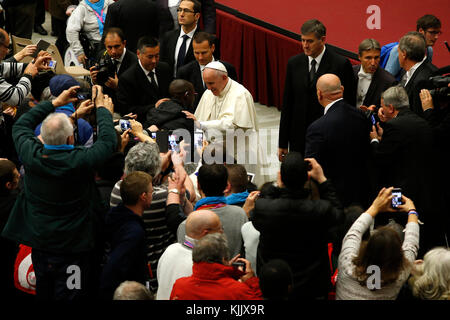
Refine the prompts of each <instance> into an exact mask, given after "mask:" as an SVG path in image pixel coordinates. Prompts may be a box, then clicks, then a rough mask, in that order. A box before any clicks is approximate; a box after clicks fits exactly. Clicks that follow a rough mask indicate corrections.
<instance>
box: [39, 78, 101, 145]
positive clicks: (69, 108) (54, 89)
mask: <svg viewBox="0 0 450 320" xmlns="http://www.w3.org/2000/svg"><path fill="white" fill-rule="evenodd" d="M79 85H80V84H79V83H78V81H76V80H75V79H74V78H73V77H72V76H69V75H67V74H61V75H57V76H54V77H52V78H51V79H50V82H49V89H50V93H51V97H50V101H51V100H54V99H56V97H58V96H59V95H60V94H61V93H62V92H63V91H64V90H68V89H69V88H71V87H73V86H79ZM78 102H79V101H77V102H74V103H68V104H66V105H64V106H61V107H57V108H55V112H57V113H64V114H66V115H67V116H68V117H69V119H70V120H71V121H72V124H73V125H74V127H75V128H74V129H75V131H74V138H75V142H74V145H81V146H85V147H91V146H92V144H93V143H94V138H93V128H92V126H91V124H89V122H87V121H86V120H85V119H83V117H84V116H86V115H87V114H89V113H90V112H91V110H92V109H93V108H94V105H93V104H92V102H91V101H90V100H84V101H83V102H81V104H80V105H79V106H78V107H77V108H76V105H77V104H78ZM41 126H42V124H39V125H38V126H37V127H36V129H35V134H36V136H40V134H41Z"/></svg>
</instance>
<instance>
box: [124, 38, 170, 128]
mask: <svg viewBox="0 0 450 320" xmlns="http://www.w3.org/2000/svg"><path fill="white" fill-rule="evenodd" d="M137 56H138V63H136V64H134V65H133V66H132V67H131V68H129V69H128V70H127V71H126V72H125V73H123V74H122V75H121V76H120V77H119V91H118V93H117V99H118V106H117V107H118V108H117V109H116V111H117V112H118V113H120V114H121V115H125V114H128V113H130V112H131V113H134V114H137V120H138V121H139V122H141V123H144V121H145V119H146V115H147V112H148V110H150V109H151V108H154V107H157V106H158V105H159V104H160V103H161V102H163V101H164V100H165V99H164V98H166V97H168V91H169V85H170V82H171V81H172V75H171V73H170V68H169V66H168V65H167V63H164V62H160V61H159V42H158V40H156V39H155V38H152V37H147V36H145V37H142V38H141V39H139V42H138V50H137Z"/></svg>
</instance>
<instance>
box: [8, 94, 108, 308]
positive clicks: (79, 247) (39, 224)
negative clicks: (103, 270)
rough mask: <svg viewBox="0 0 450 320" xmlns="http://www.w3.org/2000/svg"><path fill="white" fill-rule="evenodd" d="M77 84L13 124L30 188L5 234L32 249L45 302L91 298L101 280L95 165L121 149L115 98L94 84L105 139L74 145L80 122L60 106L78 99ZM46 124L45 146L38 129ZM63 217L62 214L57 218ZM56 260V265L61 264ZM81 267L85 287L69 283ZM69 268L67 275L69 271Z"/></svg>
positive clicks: (26, 184) (101, 136)
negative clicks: (75, 125)
mask: <svg viewBox="0 0 450 320" xmlns="http://www.w3.org/2000/svg"><path fill="white" fill-rule="evenodd" d="M77 89H79V87H78V86H73V87H71V88H69V89H68V90H64V91H63V92H62V93H61V94H60V95H59V96H58V97H57V98H56V99H54V100H53V101H52V102H49V101H44V102H41V103H40V104H38V105H37V106H35V107H34V108H32V109H31V110H30V111H29V112H27V113H26V114H24V115H23V116H22V117H21V118H20V119H19V120H17V122H16V124H15V125H14V127H13V138H14V142H15V146H16V149H17V152H18V154H19V157H20V159H21V161H22V162H23V165H24V168H25V175H26V179H25V180H24V190H25V192H23V193H21V194H20V195H19V196H18V199H17V203H16V204H17V205H16V206H14V208H13V210H12V212H11V215H10V217H9V220H8V222H7V224H6V227H5V228H4V230H3V233H2V236H4V237H6V238H8V239H11V240H14V241H17V242H19V243H22V244H25V245H27V246H30V247H32V248H33V251H32V260H33V266H34V270H35V275H36V296H37V298H38V299H39V300H55V299H62V300H73V299H82V298H88V297H89V294H90V293H92V292H91V291H90V289H94V288H92V286H93V285H94V284H95V283H96V281H94V280H93V279H90V278H89V277H90V276H92V272H93V273H95V268H96V267H98V266H96V265H95V263H93V259H92V258H93V256H92V254H93V253H94V252H93V250H94V248H95V245H96V244H97V243H96V230H97V228H96V227H97V223H98V221H97V220H96V219H97V217H98V215H101V214H104V213H105V209H106V208H105V205H104V203H103V201H102V200H101V198H100V194H99V193H98V191H97V190H96V185H95V180H94V167H95V166H96V165H99V164H101V163H103V162H104V161H105V160H106V159H107V158H108V157H109V156H110V155H111V154H112V153H113V152H114V150H115V147H116V144H117V139H116V133H115V131H114V128H113V122H112V112H113V105H112V102H111V99H109V98H107V97H105V96H104V95H103V93H102V90H101V87H100V86H95V87H93V88H92V95H93V97H94V100H93V102H94V104H95V107H96V116H97V123H98V128H99V129H98V132H99V135H98V139H97V141H95V142H94V144H93V146H92V147H91V148H89V149H86V148H84V147H75V146H74V145H73V142H74V136H73V126H72V123H71V122H70V120H69V118H68V117H67V116H66V115H65V114H61V113H54V109H55V108H57V107H61V106H64V105H67V104H68V103H73V102H76V101H77V98H76V93H77ZM42 121H43V124H42V140H43V141H44V143H41V142H40V141H39V140H38V139H36V138H35V135H34V129H35V128H36V126H37V125H38V124H39V123H41V122H42ZM56 217H57V218H56ZM55 261H56V263H54V262H55ZM73 265H76V266H78V267H79V270H80V273H79V274H80V275H81V279H80V284H81V286H80V288H73V290H71V289H70V288H68V286H67V285H66V282H67V281H68V278H69V277H70V276H71V274H70V273H69V274H67V273H66V272H65V270H67V268H68V267H69V266H73ZM62 270H64V272H63V271H62Z"/></svg>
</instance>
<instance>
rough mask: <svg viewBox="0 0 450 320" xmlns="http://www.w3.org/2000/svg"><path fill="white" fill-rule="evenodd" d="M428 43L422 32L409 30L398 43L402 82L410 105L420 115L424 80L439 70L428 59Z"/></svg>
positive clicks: (421, 113) (421, 112)
mask: <svg viewBox="0 0 450 320" xmlns="http://www.w3.org/2000/svg"><path fill="white" fill-rule="evenodd" d="M425 52H426V43H425V38H424V36H423V34H422V33H420V32H417V31H412V32H408V33H407V34H406V35H404V36H403V37H402V38H401V39H400V42H399V44H398V61H399V63H400V66H401V67H402V68H403V70H404V71H403V73H402V74H401V75H402V78H401V79H402V80H401V81H400V84H401V85H402V86H403V87H404V88H405V89H406V92H407V93H408V98H409V106H410V108H411V110H413V111H414V112H415V113H417V114H418V115H420V116H422V115H423V110H422V103H421V101H420V90H422V89H424V87H425V86H424V82H425V81H426V80H428V78H429V77H430V76H432V75H433V73H434V72H435V71H436V70H437V68H436V67H435V66H434V65H433V64H431V62H429V61H428V60H426V56H425Z"/></svg>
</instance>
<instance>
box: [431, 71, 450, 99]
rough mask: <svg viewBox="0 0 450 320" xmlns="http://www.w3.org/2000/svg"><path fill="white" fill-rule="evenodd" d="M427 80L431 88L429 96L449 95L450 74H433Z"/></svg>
mask: <svg viewBox="0 0 450 320" xmlns="http://www.w3.org/2000/svg"><path fill="white" fill-rule="evenodd" d="M429 81H430V82H431V83H432V86H433V89H431V90H430V94H431V96H432V97H433V98H434V97H448V96H450V88H449V87H448V84H449V83H450V76H435V77H431V78H430V79H429Z"/></svg>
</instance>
